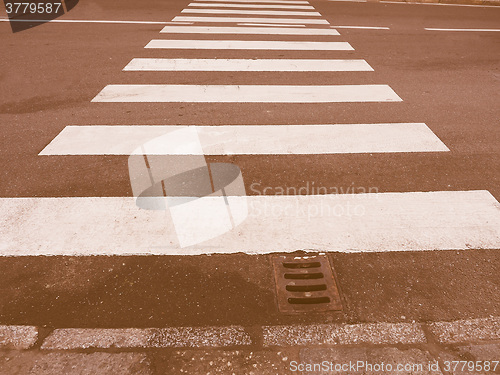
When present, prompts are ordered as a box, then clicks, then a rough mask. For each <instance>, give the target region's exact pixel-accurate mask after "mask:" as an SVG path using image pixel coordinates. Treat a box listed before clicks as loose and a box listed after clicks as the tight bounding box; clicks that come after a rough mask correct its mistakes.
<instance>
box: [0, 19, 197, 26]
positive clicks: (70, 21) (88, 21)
mask: <svg viewBox="0 0 500 375" xmlns="http://www.w3.org/2000/svg"><path fill="white" fill-rule="evenodd" d="M2 21H3V22H42V23H46V22H54V23H118V24H144V25H168V24H174V25H192V24H193V23H192V22H174V21H117V20H59V19H56V20H32V19H30V20H22V19H9V18H0V22H2Z"/></svg>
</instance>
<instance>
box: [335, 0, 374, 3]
mask: <svg viewBox="0 0 500 375" xmlns="http://www.w3.org/2000/svg"><path fill="white" fill-rule="evenodd" d="M328 1H332V2H347V3H366V0H328Z"/></svg>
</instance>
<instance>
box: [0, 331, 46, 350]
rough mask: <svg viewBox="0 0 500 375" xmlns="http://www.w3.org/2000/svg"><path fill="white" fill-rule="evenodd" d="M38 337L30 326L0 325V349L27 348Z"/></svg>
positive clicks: (36, 332)
mask: <svg viewBox="0 0 500 375" xmlns="http://www.w3.org/2000/svg"><path fill="white" fill-rule="evenodd" d="M37 339H38V329H37V328H36V327H32V326H0V349H29V348H31V347H32V346H33V345H34V344H35V342H36V340H37Z"/></svg>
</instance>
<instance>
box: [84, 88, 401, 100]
mask: <svg viewBox="0 0 500 375" xmlns="http://www.w3.org/2000/svg"><path fill="white" fill-rule="evenodd" d="M92 101H93V102H118V103H139V102H149V103H161V102H191V103H334V102H337V103H341V102H344V103H345V102H399V101H401V98H400V97H399V96H398V95H397V94H396V93H395V92H394V91H393V90H392V89H391V88H390V87H389V86H387V85H336V86H292V85H273V86H268V85H107V86H106V87H105V88H104V89H102V91H101V92H100V93H99V94H97V96H96V97H95V98H94V99H92Z"/></svg>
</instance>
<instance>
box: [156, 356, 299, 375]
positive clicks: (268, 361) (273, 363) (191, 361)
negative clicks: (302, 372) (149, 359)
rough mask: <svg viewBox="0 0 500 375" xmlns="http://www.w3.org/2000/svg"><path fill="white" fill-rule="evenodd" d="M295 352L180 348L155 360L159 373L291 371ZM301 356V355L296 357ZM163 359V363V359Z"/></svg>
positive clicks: (280, 374)
mask: <svg viewBox="0 0 500 375" xmlns="http://www.w3.org/2000/svg"><path fill="white" fill-rule="evenodd" d="M292 358H294V357H293V353H292V352H290V351H286V350H276V351H251V350H233V351H222V350H213V351H197V350H184V351H176V352H174V353H172V355H171V356H169V357H166V358H164V359H163V361H158V362H156V363H155V368H156V371H157V373H159V374H169V375H180V374H184V375H185V374H189V375H191V374H193V375H196V374H203V375H210V374H212V375H213V374H224V375H225V374H228V375H232V374H236V375H240V374H241V375H289V374H297V373H296V372H292V371H290V366H289V364H290V361H291V360H292ZM295 359H297V358H295ZM160 362H161V363H160Z"/></svg>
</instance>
